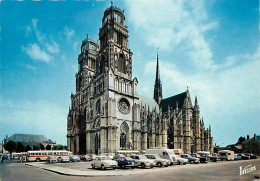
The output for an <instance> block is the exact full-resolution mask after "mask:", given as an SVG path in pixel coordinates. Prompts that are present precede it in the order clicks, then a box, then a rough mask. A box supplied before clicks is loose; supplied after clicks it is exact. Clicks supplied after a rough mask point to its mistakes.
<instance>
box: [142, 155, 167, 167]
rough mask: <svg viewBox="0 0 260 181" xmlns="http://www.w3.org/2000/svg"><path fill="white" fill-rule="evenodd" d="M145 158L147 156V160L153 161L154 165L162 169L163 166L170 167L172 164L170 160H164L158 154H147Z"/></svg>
mask: <svg viewBox="0 0 260 181" xmlns="http://www.w3.org/2000/svg"><path fill="white" fill-rule="evenodd" d="M145 156H146V158H148V159H150V160H153V162H154V165H156V166H158V167H162V166H165V167H168V165H170V164H171V162H170V161H169V160H167V159H163V158H161V157H160V156H159V155H157V154H146V155H145Z"/></svg>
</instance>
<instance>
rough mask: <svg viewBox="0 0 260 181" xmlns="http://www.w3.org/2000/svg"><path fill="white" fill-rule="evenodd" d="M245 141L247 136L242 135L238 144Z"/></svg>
mask: <svg viewBox="0 0 260 181" xmlns="http://www.w3.org/2000/svg"><path fill="white" fill-rule="evenodd" d="M244 141H246V138H245V137H242V136H240V137H239V138H238V141H237V145H239V144H241V143H243V142H244Z"/></svg>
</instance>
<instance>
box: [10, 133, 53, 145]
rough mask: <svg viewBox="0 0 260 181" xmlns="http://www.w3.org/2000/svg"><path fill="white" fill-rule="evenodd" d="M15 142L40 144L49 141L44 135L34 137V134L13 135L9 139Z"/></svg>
mask: <svg viewBox="0 0 260 181" xmlns="http://www.w3.org/2000/svg"><path fill="white" fill-rule="evenodd" d="M8 140H12V141H15V142H21V143H23V144H28V143H30V144H40V143H41V142H44V141H49V140H48V139H47V138H46V136H44V135H33V134H13V135H12V136H10V137H9V138H8Z"/></svg>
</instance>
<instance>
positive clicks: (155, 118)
mask: <svg viewBox="0 0 260 181" xmlns="http://www.w3.org/2000/svg"><path fill="white" fill-rule="evenodd" d="M132 55H133V53H132V52H131V50H130V49H129V47H128V28H127V26H126V25H125V16H124V11H123V10H121V9H120V8H118V7H116V6H113V5H112V4H111V6H110V7H109V8H107V9H106V10H105V12H104V16H103V19H102V27H101V28H100V29H99V41H98V42H96V41H93V40H90V39H89V38H88V37H87V38H86V39H85V40H83V41H82V45H81V53H80V55H79V56H78V72H77V74H76V93H75V94H71V107H70V109H69V113H68V117H67V146H68V150H70V151H72V152H73V154H90V153H92V154H102V153H115V152H116V151H118V150H146V149H148V148H155V147H167V148H170V149H176V148H179V149H182V150H183V152H184V153H193V152H197V151H210V152H212V151H213V138H212V137H211V128H210V127H209V128H207V129H206V128H205V127H204V121H203V119H201V118H200V109H199V104H198V100H197V97H196V98H195V101H194V105H193V104H192V100H191V97H190V93H189V90H188V89H187V90H186V91H185V92H183V93H180V94H178V95H175V96H172V97H169V98H166V99H163V97H162V85H161V80H160V72H159V58H158V53H157V65H156V77H155V85H154V98H153V99H152V98H148V97H145V96H141V95H139V94H138V89H137V87H138V80H137V78H136V77H135V78H133V77H132Z"/></svg>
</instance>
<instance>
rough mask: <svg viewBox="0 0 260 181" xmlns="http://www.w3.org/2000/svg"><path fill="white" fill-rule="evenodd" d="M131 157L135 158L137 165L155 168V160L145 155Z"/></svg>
mask: <svg viewBox="0 0 260 181" xmlns="http://www.w3.org/2000/svg"><path fill="white" fill-rule="evenodd" d="M130 157H131V158H132V159H134V160H135V161H136V163H137V165H138V166H140V167H141V168H146V167H150V168H153V166H154V163H153V161H152V160H149V159H148V158H146V156H144V155H130Z"/></svg>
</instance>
